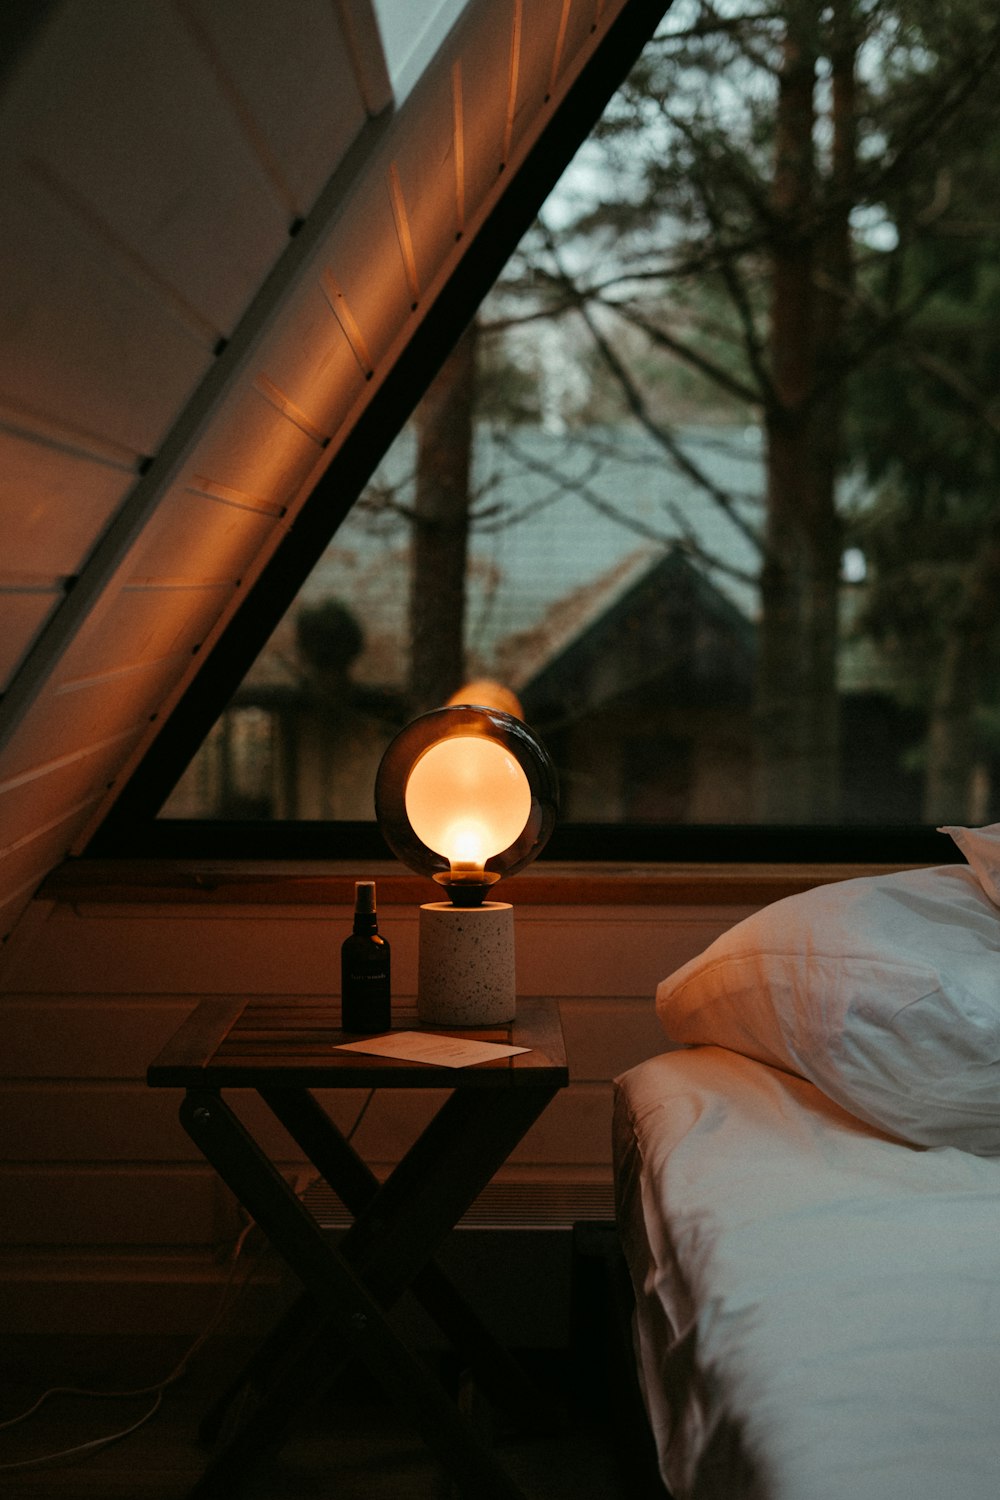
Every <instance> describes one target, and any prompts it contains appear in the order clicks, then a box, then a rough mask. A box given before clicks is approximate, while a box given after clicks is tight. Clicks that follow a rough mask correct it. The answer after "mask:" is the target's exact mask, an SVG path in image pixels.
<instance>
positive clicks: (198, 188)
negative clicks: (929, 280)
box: [0, 0, 663, 933]
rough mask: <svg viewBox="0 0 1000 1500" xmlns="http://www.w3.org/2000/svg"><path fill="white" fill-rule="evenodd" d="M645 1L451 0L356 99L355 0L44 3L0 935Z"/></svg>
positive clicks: (3, 785) (17, 219)
mask: <svg viewBox="0 0 1000 1500" xmlns="http://www.w3.org/2000/svg"><path fill="white" fill-rule="evenodd" d="M385 3H388V0H385ZM456 8H457V7H456V4H455V3H454V0H452V3H449V4H446V5H442V6H440V7H439V8H437V10H434V11H433V12H431V13H430V14H432V15H434V16H436V17H437V19H438V20H439V21H443V20H447V19H450V18H451V17H452V16H453V15H454V13H455V10H456ZM662 8H663V7H662V6H654V5H651V4H646V3H645V0H627V3H626V0H604V3H602V0H503V3H500V0H469V3H468V4H466V5H464V7H461V10H462V14H461V17H460V20H459V24H458V25H457V26H456V27H455V28H454V29H453V30H452V31H451V32H450V33H449V34H448V35H447V36H445V37H441V36H438V37H437V38H436V39H435V43H436V45H435V47H434V48H431V47H430V46H429V37H428V34H426V33H425V34H423V35H422V36H421V38H420V47H421V48H423V49H424V51H425V52H426V53H428V54H429V55H430V56H431V61H430V65H429V66H428V68H427V69H426V70H425V73H424V76H422V77H421V79H420V80H419V82H418V83H417V84H416V85H415V86H414V87H413V89H412V91H411V92H410V93H409V94H408V95H407V97H406V98H404V99H400V100H398V101H397V104H396V106H395V107H394V108H385V109H383V106H384V105H385V104H386V101H387V100H388V98H389V93H390V90H389V79H388V72H387V69H386V66H385V63H384V60H383V57H382V52H381V48H380V43H379V35H378V30H377V27H376V24H375V18H374V13H373V11H372V10H371V8H370V6H369V4H368V3H367V0H339V3H334V4H333V5H330V4H326V3H323V4H320V3H319V0H316V3H313V0H297V3H296V5H295V6H294V8H293V10H294V16H295V23H296V24H295V26H294V27H290V26H288V25H287V24H285V25H278V24H276V12H280V13H281V14H282V16H283V18H284V20H285V22H286V23H287V18H288V15H289V14H290V13H292V12H290V11H289V9H288V8H287V7H282V6H277V7H276V6H275V5H274V3H273V0H239V3H237V0H225V3H218V0H174V3H170V0H144V4H143V5H141V6H136V5H134V3H132V0H103V3H102V4H101V5H100V6H94V5H91V4H89V3H88V0H63V3H62V4H56V5H53V6H51V7H50V9H49V12H48V16H47V21H46V24H45V25H44V26H43V27H42V28H41V29H40V31H39V33H38V34H37V36H36V38H35V40H34V45H33V46H32V48H31V49H30V50H29V51H28V52H27V53H26V55H25V56H24V57H23V58H22V59H21V60H20V66H19V67H16V68H15V69H14V70H13V71H12V72H11V73H10V74H9V75H8V79H7V88H6V92H5V94H4V96H3V97H2V98H0V136H2V138H3V140H4V146H3V149H2V154H0V216H2V218H3V220H4V225H3V233H2V238H0V261H2V264H0V274H3V275H4V277H5V280H6V281H7V284H8V286H9V287H12V288H13V289H14V298H13V301H12V302H11V301H10V300H8V301H7V302H6V304H5V311H0V355H2V356H3V357H2V359H0V441H2V442H5V443H6V444H7V445H8V447H10V445H11V444H16V445H17V448H18V453H19V468H18V474H19V478H18V479H17V482H16V483H14V482H12V483H8V484H4V485H0V506H2V509H0V527H3V528H4V529H6V528H7V527H8V526H9V527H10V529H11V531H12V534H13V535H16V536H17V537H18V538H19V542H18V546H19V551H18V558H19V561H20V562H21V563H23V564H25V567H24V569H23V571H18V572H17V573H14V572H13V571H11V572H10V573H9V574H8V575H6V576H5V575H4V573H3V568H4V564H3V562H0V625H2V626H3V628H5V629H6V628H7V627H8V626H9V627H10V628H11V630H12V639H13V640H14V641H15V644H14V646H12V647H11V648H9V651H8V657H9V660H8V663H7V671H8V674H9V678H10V680H9V682H8V684H7V688H6V692H5V695H4V697H3V700H2V702H0V910H2V913H3V915H4V917H5V921H4V924H3V928H2V930H3V932H4V933H6V932H7V931H8V930H9V927H10V923H11V922H12V920H13V919H14V917H15V916H16V914H17V912H18V911H19V910H20V909H21V907H23V905H24V904H25V902H26V901H27V900H29V899H30V896H31V894H32V891H33V890H34V888H35V886H36V885H37V882H38V880H39V879H41V878H42V877H43V876H44V875H45V874H46V873H47V871H48V870H49V869H50V868H51V867H52V865H53V864H54V863H56V862H57V861H58V860H59V859H60V858H62V857H63V856H64V855H65V854H66V853H67V852H68V851H70V850H72V849H73V848H74V847H78V846H79V844H80V841H81V840H82V839H83V838H84V837H85V835H86V831H87V830H88V829H89V828H91V827H92V826H94V824H95V819H97V818H98V816H99V814H100V812H101V810H102V809H103V808H104V807H106V806H107V805H109V802H110V801H111V800H112V799H113V796H114V795H115V792H116V789H117V788H118V787H119V786H120V785H121V784H122V781H123V779H127V777H128V775H129V774H130V772H131V770H132V768H133V767H134V766H135V765H137V764H138V763H139V761H140V760H141V758H142V756H143V754H144V752H145V750H146V748H147V747H148V745H149V744H150V743H151V742H152V741H153V739H154V738H155V737H156V735H157V733H158V732H159V729H160V726H161V725H162V724H163V722H164V720H165V719H166V718H167V717H168V716H169V714H170V712H171V709H172V708H173V706H174V705H175V704H176V702H177V701H178V699H179V697H180V696H181V694H182V693H183V692H184V690H185V689H186V687H187V686H188V685H189V684H190V683H191V682H192V680H193V679H194V677H195V676H196V675H197V673H198V669H199V666H200V664H201V663H202V662H203V661H204V660H205V659H206V657H207V656H208V655H209V653H210V652H211V649H212V646H213V645H214V643H215V642H216V641H217V640H219V638H220V637H221V635H222V633H223V632H224V631H225V629H226V626H227V623H228V621H229V620H230V619H231V618H232V617H233V616H234V612H235V611H236V609H237V607H238V605H239V601H240V600H241V599H242V598H244V597H245V596H246V594H247V592H248V590H249V589H250V588H251V586H252V585H253V584H254V582H255V580H257V579H258V578H260V577H261V575H262V573H263V572H264V570H265V569H266V568H267V565H268V563H269V561H270V559H271V558H273V557H274V556H275V555H276V553H277V552H278V550H279V548H280V547H281V546H282V543H283V541H284V539H285V538H286V536H287V534H288V531H289V527H290V526H291V525H292V523H293V522H294V521H295V520H296V518H297V517H298V516H299V515H300V513H301V512H302V510H303V507H304V506H305V504H306V502H307V501H308V499H309V497H310V495H311V494H312V492H313V490H314V489H315V487H316V483H317V480H318V479H319V478H320V477H321V476H322V475H323V474H324V472H325V470H326V469H327V467H328V466H329V465H330V463H331V462H332V461H333V460H334V459H335V458H336V456H337V455H338V453H339V452H340V450H341V449H342V448H343V447H344V445H345V444H346V443H347V441H348V439H349V438H350V436H351V434H352V432H353V431H354V429H355V427H356V425H357V424H358V422H359V421H360V419H361V417H362V415H363V414H364V413H365V412H366V410H367V409H368V408H369V406H370V405H371V403H372V402H373V400H375V398H376V397H377V396H378V394H379V392H380V390H381V388H382V387H383V385H385V384H386V383H387V382H388V381H389V380H390V379H391V378H392V376H393V372H394V371H395V370H396V368H397V366H398V364H399V362H400V360H401V359H402V357H403V355H404V353H405V352H406V350H407V348H408V345H409V344H410V342H411V340H413V339H414V337H415V335H416V334H417V333H418V332H419V331H420V329H421V325H422V322H423V320H424V319H425V317H426V316H427V314H428V311H429V310H430V309H432V308H433V307H434V305H435V302H436V300H437V298H438V297H439V296H440V294H441V292H442V289H444V288H445V287H446V286H447V285H448V283H449V278H451V277H452V276H453V275H454V274H455V273H456V271H457V270H458V269H459V267H460V265H461V262H462V258H463V256H464V255H465V253H466V249H467V247H468V245H469V244H470V243H471V242H472V241H473V240H474V238H475V235H476V232H477V231H478V230H479V229H480V228H481V227H482V226H483V225H484V224H486V222H487V220H488V218H489V216H490V214H491V213H492V212H493V211H494V209H495V208H496V206H497V204H498V203H499V202H500V201H501V200H502V199H503V196H504V193H505V191H506V190H507V189H508V187H509V185H510V184H511V183H512V182H513V181H514V180H515V178H516V174H517V171H518V168H519V165H520V163H521V162H522V161H524V160H526V158H527V155H528V153H529V151H530V149H531V147H532V145H533V143H534V142H535V141H536V140H537V139H538V138H539V137H540V136H541V134H542V132H543V131H544V130H545V129H546V127H547V125H548V124H549V123H550V121H551V120H552V119H553V116H554V114H555V112H556V111H557V110H558V107H559V103H560V99H561V98H562V97H563V95H564V94H565V92H566V91H567V90H568V89H569V88H570V86H571V85H572V83H573V81H574V79H575V78H576V77H577V76H578V75H579V73H580V71H581V70H582V68H583V67H584V66H585V64H587V62H588V61H589V60H590V59H591V57H592V56H593V55H594V54H595V52H597V50H598V49H599V48H600V46H601V44H602V41H603V40H604V39H605V38H606V37H607V36H608V34H609V32H610V30H611V28H612V26H613V24H614V22H615V21H616V20H617V19H618V17H619V15H620V13H623V12H625V11H626V10H627V11H629V12H630V14H635V13H637V12H638V13H641V16H642V20H643V25H644V27H645V32H646V34H648V32H649V31H650V30H651V29H652V26H653V25H654V24H655V20H656V19H657V15H658V13H659V11H660V10H662ZM404 9H405V8H404ZM413 10H414V8H413V7H410V10H409V14H410V15H411V16H412V15H413ZM396 16H397V20H398V17H399V12H398V11H397V13H396ZM421 19H425V12H423V11H421ZM415 55H416V53H415V52H414V53H411V54H408V56H409V58H410V59H411V60H412V57H413V56H415ZM407 66H409V62H408V64H407ZM300 78H301V80H302V87H301V89H299V88H297V87H296V80H297V79H300ZM374 109H381V110H382V113H381V114H380V115H379V117H378V118H376V119H373V118H372V117H371V112H372V110H374ZM321 181H322V182H323V184H324V185H323V187H322V188H321V189H320V187H319V184H320V182H321ZM303 218H304V224H303V223H302V222H301V221H302V220H303ZM290 236H292V237H291V238H290ZM442 352H443V351H442ZM417 394H419V392H417V391H414V392H413V397H414V399H415V397H416V395H417ZM5 413H6V414H8V416H9V420H8V419H7V418H5ZM386 436H387V440H388V437H390V436H391V433H389V434H387V435H386ZM84 472H85V473H86V476H87V477H86V478H84V477H83V474H84ZM71 475H72V476H73V477H71ZM77 483H78V490H77ZM77 495H78V497H79V499H77ZM323 503H324V504H325V503H326V501H325V500H324V501H323ZM313 513H314V514H315V508H314V512H313ZM70 568H71V571H67V570H69V569H70ZM26 590H27V592H26ZM32 590H34V592H31V591H32ZM25 599H29V600H30V601H31V603H30V604H28V605H25ZM26 809H28V810H29V812H30V815H26V812H25V810H26Z"/></svg>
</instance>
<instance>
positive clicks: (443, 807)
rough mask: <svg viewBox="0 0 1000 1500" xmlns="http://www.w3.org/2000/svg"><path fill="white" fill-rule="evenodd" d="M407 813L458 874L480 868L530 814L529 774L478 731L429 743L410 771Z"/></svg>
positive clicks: (419, 834)
mask: <svg viewBox="0 0 1000 1500" xmlns="http://www.w3.org/2000/svg"><path fill="white" fill-rule="evenodd" d="M405 804H406V815H407V817H408V818H409V820H410V824H411V826H412V828H413V831H414V832H415V833H416V835H417V837H418V838H419V839H422V840H423V842H424V843H425V844H426V845H427V847H428V848H429V849H433V850H435V852H436V853H438V854H441V855H443V856H444V858H445V859H447V860H448V862H449V864H450V866H451V868H452V871H453V872H455V873H456V874H460V873H470V874H471V873H475V872H478V873H480V874H481V872H482V870H483V868H484V866H485V864H486V861H487V860H488V859H489V858H490V856H491V855H494V854H499V853H500V852H501V850H503V849H507V848H508V847H509V846H510V845H511V844H513V843H514V841H515V840H516V839H517V838H518V837H519V836H520V834H521V832H522V830H523V828H524V825H525V824H526V822H527V821H528V818H529V816H530V814H531V789H530V787H529V785H528V778H527V776H526V775H525V774H524V771H523V770H522V769H521V767H520V765H519V764H518V762H517V761H516V760H515V758H514V756H513V755H511V753H510V751H509V750H507V749H505V748H504V746H503V745H500V744H497V743H496V741H494V740H488V739H483V738H482V737H480V736H477V735H454V736H452V737H451V738H450V739H447V740H441V741H439V742H438V743H437V744H434V745H431V746H430V747H429V748H428V749H427V750H425V751H424V753H423V754H422V755H421V756H420V758H419V759H418V760H417V762H416V763H415V765H414V766H413V769H412V770H411V772H410V775H409V779H408V780H407V783H406V792H405Z"/></svg>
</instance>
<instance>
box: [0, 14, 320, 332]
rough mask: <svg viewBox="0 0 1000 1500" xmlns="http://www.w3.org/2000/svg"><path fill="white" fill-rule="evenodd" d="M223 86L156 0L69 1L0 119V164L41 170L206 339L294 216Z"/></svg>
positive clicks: (241, 302)
mask: <svg viewBox="0 0 1000 1500" xmlns="http://www.w3.org/2000/svg"><path fill="white" fill-rule="evenodd" d="M254 9H256V6H255V7H254ZM253 21H254V16H253V14H248V16H247V26H246V28H245V31H246V32H247V33H250V34H251V35H252V34H253V33H254V27H253V26H252V25H251V23H252V22H253ZM81 57H87V58H88V67H87V69H86V72H85V73H82V72H81V69H80V65H79V60H80V58H81ZM226 81H227V80H226V75H225V74H222V75H221V76H220V74H219V72H218V70H217V69H216V68H215V67H214V66H213V59H212V58H211V57H210V56H208V55H206V52H205V51H204V49H203V47H202V46H201V45H200V44H199V39H198V37H197V35H196V34H194V33H193V32H192V31H191V29H190V28H189V27H188V26H187V25H186V24H185V23H184V19H183V16H182V14H181V12H179V11H178V10H177V9H175V7H174V6H173V5H172V4H170V3H169V0H142V3H141V4H138V5H137V4H135V3H134V0H101V3H100V4H99V5H88V4H79V3H77V4H70V5H66V6H64V7H63V9H62V10H61V11H60V14H59V24H58V25H57V26H52V27H50V28H49V29H48V30H47V31H46V33H45V35H44V38H43V40H42V43H41V45H40V46H39V48H38V49H37V50H36V52H35V54H34V55H33V57H32V59H31V63H30V68H29V70H28V76H27V78H26V79H25V80H24V86H25V87H27V88H28V89H29V90H30V105H28V104H26V101H25V95H24V92H23V91H19V96H18V104H19V107H18V109H17V111H16V113H15V114H14V116H13V118H12V119H9V118H7V117H5V116H0V123H2V124H3V126H4V128H5V130H6V131H7V135H6V138H5V146H4V156H5V158H6V159H7V160H10V159H15V160H19V161H21V162H24V163H29V164H30V163H38V164H40V167H41V170H42V175H43V176H44V178H45V181H46V183H47V185H48V187H49V191H50V192H52V193H53V195H59V196H61V197H63V198H64V199H65V201H66V202H67V203H68V204H69V205H70V206H71V207H72V209H73V211H74V213H75V214H76V215H78V216H79V217H80V218H81V219H82V220H85V221H87V222H88V224H89V226H90V228H91V230H92V232H93V233H94V234H95V235H99V236H100V237H101V238H102V239H103V240H104V242H105V245H106V250H107V253H112V252H113V251H114V250H115V249H117V255H118V258H119V259H127V258H130V259H131V260H132V261H133V262H134V263H135V265H136V267H137V273H138V268H139V267H142V268H144V269H145V274H146V276H147V278H148V279H149V280H150V281H151V282H156V283H158V284H160V286H161V287H162V291H163V295H164V296H165V297H169V296H173V297H174V298H176V299H177V300H179V301H182V302H183V303H185V304H186V305H187V306H188V307H189V308H190V312H191V316H192V317H193V318H200V319H201V320H202V321H203V322H204V323H205V324H206V325H207V326H209V327H210V328H212V329H214V330H215V335H216V336H217V335H218V334H219V333H223V332H228V331H230V330H231V329H232V327H233V326H234V324H235V322H236V320H237V319H238V317H239V316H240V314H241V313H242V312H243V311H244V309H245V308H246V306H247V304H248V303H249V301H250V299H251V297H252V296H253V295H254V293H255V292H256V291H257V289H258V287H259V286H260V283H261V281H262V280H263V278H264V276H266V274H267V272H268V271H269V270H270V268H271V266H272V265H273V263H274V260H275V258H276V256H277V255H278V254H279V253H280V251H281V249H282V248H283V244H284V240H285V237H286V236H287V233H288V228H289V224H290V223H291V220H292V218H293V217H294V214H295V210H294V208H293V206H292V205H291V204H290V203H289V202H288V201H287V197H286V195H285V194H283V193H282V192H281V191H280V189H279V187H278V186H277V185H276V184H275V182H274V181H273V179H272V177H271V174H270V173H269V171H268V170H267V163H266V162H264V161H262V160H261V155H260V152H259V150H258V149H256V140H255V137H254V133H253V128H252V127H253V123H254V115H253V111H252V108H248V112H247V117H246V118H245V119H244V118H243V117H242V116H241V114H240V113H239V111H238V108H237V104H236V101H235V100H234V98H233V97H232V94H231V93H230V92H229V91H227V89H226V87H225V85H226Z"/></svg>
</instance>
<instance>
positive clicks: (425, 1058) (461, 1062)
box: [334, 1031, 531, 1068]
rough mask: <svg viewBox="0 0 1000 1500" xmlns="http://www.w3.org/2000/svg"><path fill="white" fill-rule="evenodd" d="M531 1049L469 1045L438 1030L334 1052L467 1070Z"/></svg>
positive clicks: (399, 1034)
mask: <svg viewBox="0 0 1000 1500" xmlns="http://www.w3.org/2000/svg"><path fill="white" fill-rule="evenodd" d="M530 1050H531V1049H530V1047H508V1046H506V1045H505V1044H504V1043H502V1042H470V1041H469V1039H468V1038H467V1037H464V1036H442V1035H441V1034H440V1032H436V1031H391V1032H388V1033H387V1034H386V1035H385V1036H373V1037H370V1038H369V1039H368V1040H367V1041H364V1042H340V1043H338V1044H337V1045H336V1046H335V1047H334V1051H335V1052H366V1053H372V1054H373V1055H374V1056H376V1057H399V1058H402V1059H404V1061H406V1062H420V1063H431V1064H433V1065H434V1066H435V1067H438V1068H467V1067H469V1066H470V1065H471V1064H472V1063H481V1062H493V1061H494V1060H495V1059H496V1058H498V1057H513V1056H514V1055H515V1053H518V1052H530Z"/></svg>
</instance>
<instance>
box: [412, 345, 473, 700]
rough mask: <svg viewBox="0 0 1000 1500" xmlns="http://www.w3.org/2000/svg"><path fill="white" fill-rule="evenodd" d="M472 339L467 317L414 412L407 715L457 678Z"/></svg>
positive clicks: (461, 665)
mask: <svg viewBox="0 0 1000 1500" xmlns="http://www.w3.org/2000/svg"><path fill="white" fill-rule="evenodd" d="M476 342H477V325H476V324H475V323H473V324H471V325H470V327H469V328H468V329H466V331H465V333H464V334H463V335H462V337H461V339H460V340H459V341H458V343H457V344H456V346H455V348H454V349H453V350H452V352H451V354H449V356H448V358H447V359H446V360H445V362H444V364H443V365H442V367H441V369H440V371H439V373H438V375H437V376H436V378H435V380H434V381H433V383H432V384H431V385H430V387H429V388H428V390H427V393H426V395H425V396H424V398H423V400H422V401H421V403H420V406H419V408H418V410H417V476H416V497H415V501H414V516H413V525H412V543H411V545H412V557H411V567H410V604H409V614H410V667H409V682H408V697H409V702H410V708H411V710H412V712H413V713H422V712H424V711H425V710H426V709H429V708H438V707H440V706H441V704H443V703H444V702H445V700H446V699H447V698H448V696H449V695H450V694H451V693H453V692H454V691H455V690H456V689H457V688H459V687H461V685H462V681H463V677H464V669H465V569H466V559H467V554H468V537H469V481H470V474H471V469H472V442H473V410H474V406H475V390H476Z"/></svg>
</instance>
